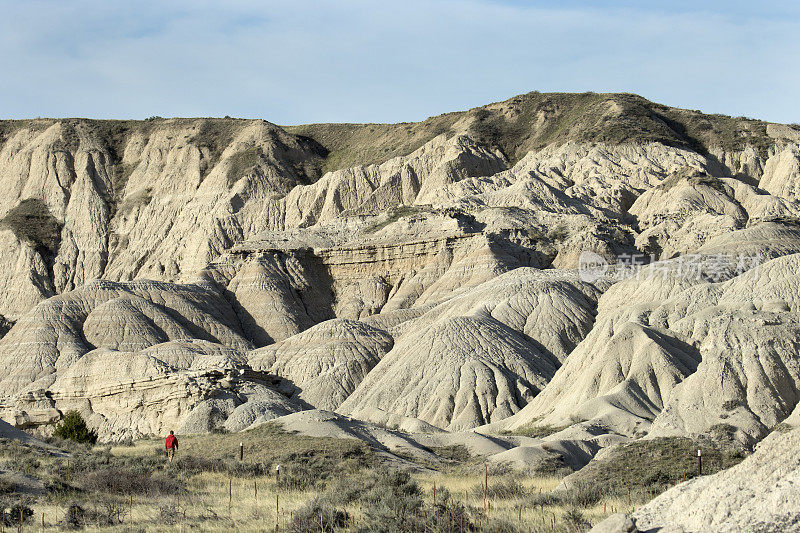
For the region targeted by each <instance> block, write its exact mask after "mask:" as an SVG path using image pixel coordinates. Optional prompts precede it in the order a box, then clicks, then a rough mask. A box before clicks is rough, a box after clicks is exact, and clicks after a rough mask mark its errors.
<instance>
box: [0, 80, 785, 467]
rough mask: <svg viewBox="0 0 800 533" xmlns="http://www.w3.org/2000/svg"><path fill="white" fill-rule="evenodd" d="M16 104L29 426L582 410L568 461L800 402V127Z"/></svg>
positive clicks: (452, 421)
mask: <svg viewBox="0 0 800 533" xmlns="http://www.w3.org/2000/svg"><path fill="white" fill-rule="evenodd" d="M0 126H2V127H0V184H2V185H3V186H4V187H5V191H6V194H4V195H3V198H2V199H0V262H3V261H4V263H3V266H4V268H2V269H0V334H2V333H5V330H6V329H8V328H7V326H10V325H12V324H13V327H11V328H10V329H9V330H8V332H7V333H5V335H3V336H2V338H0V415H2V417H3V418H4V419H5V420H8V421H10V422H13V423H14V424H16V425H18V426H24V427H28V428H34V429H36V428H38V430H39V431H42V432H45V433H46V432H47V431H48V427H50V424H52V422H54V421H56V420H58V419H59V418H60V417H61V416H62V414H63V412H64V411H65V410H68V409H78V410H79V411H81V412H82V413H83V414H84V415H85V418H86V419H87V420H88V422H89V424H90V425H91V426H92V427H93V428H94V429H97V430H98V431H99V433H100V435H101V438H102V439H104V440H119V439H124V438H127V437H137V436H141V435H146V434H150V433H160V432H163V431H164V430H165V429H166V428H176V429H178V430H180V431H184V432H194V431H211V430H219V429H227V430H231V431H235V430H240V429H244V428H246V427H249V426H251V425H253V424H257V423H260V422H262V421H265V420H269V419H272V418H275V417H278V416H284V415H289V414H291V413H294V412H295V411H298V410H303V409H310V408H317V409H321V410H326V411H337V412H338V413H340V414H339V415H336V416H341V415H342V414H348V415H351V416H355V417H359V418H362V419H365V420H367V421H370V422H373V423H376V424H383V425H390V426H397V427H404V428H413V429H414V430H419V431H427V432H434V433H439V432H442V431H444V430H446V431H455V430H466V429H471V428H474V427H476V426H480V425H483V424H491V426H490V427H493V428H495V429H500V428H508V429H516V428H520V427H522V426H526V425H529V424H549V425H557V426H567V425H573V426H574V427H575V428H578V429H575V431H578V432H579V433H580V431H582V430H580V428H584V427H591V428H593V429H592V432H593V434H592V435H588V436H587V435H584V436H583V437H581V438H571V437H568V436H565V437H564V438H563V439H560V441H559V442H561V444H559V446H561V447H562V448H563V450H564V452H563V454H562V455H563V456H564V457H566V456H569V457H572V458H573V459H574V460H573V459H570V460H573V463H574V465H579V464H581V463H583V462H585V461H586V460H588V459H589V458H590V457H591V455H592V454H593V453H595V452H596V451H597V449H599V448H600V447H602V446H603V445H602V444H598V442H601V441H603V439H605V438H606V437H609V435H603V434H602V431H606V432H610V433H611V432H613V433H616V434H617V436H615V437H614V438H634V437H639V436H642V435H646V434H650V435H660V434H690V435H691V434H697V433H704V434H709V433H710V434H713V435H715V436H717V437H719V438H720V439H724V440H726V441H728V442H730V443H731V444H734V445H738V446H742V447H748V448H749V447H751V446H753V445H754V444H755V443H756V442H757V441H759V440H760V439H761V438H763V437H764V435H766V434H767V433H768V432H769V431H770V430H771V429H772V428H774V427H775V426H776V425H778V424H780V423H781V422H783V421H784V420H786V419H787V417H789V416H790V414H791V413H792V412H796V410H797V405H798V403H800V392H798V391H800V370H799V369H798V368H799V367H798V359H797V356H796V353H797V345H798V343H800V295H798V294H797V290H796V287H795V285H796V283H794V277H793V272H795V271H796V269H797V266H798V265H797V264H796V263H797V261H798V259H797V258H798V257H800V226H798V217H800V202H798V196H797V188H798V179H800V178H799V177H798V168H800V148H798V147H800V132H798V131H797V129H796V128H793V127H791V126H784V125H779V124H766V123H763V122H760V121H753V120H748V119H732V118H728V117H720V116H707V115H702V114H700V113H697V112H692V111H686V110H679V109H672V108H668V107H666V106H660V105H657V104H653V103H650V102H647V101H646V100H644V99H642V98H639V97H636V96H633V95H597V94H591V93H587V94H583V95H557V94H556V95H541V94H538V93H532V94H529V95H524V96H520V97H515V98H512V99H510V100H508V101H506V102H501V103H497V104H491V105H489V106H484V107H482V108H477V109H473V110H470V111H466V112H463V113H453V114H448V115H442V116H440V117H433V118H431V119H429V120H427V121H425V122H422V123H416V124H404V125H374V124H373V125H346V126H339V125H309V126H297V127H290V128H282V127H279V126H276V125H274V124H270V123H268V122H265V121H260V120H233V119H219V120H216V119H191V120H189V119H166V120H165V119H154V120H148V121H144V122H114V121H88V120H33V121H12V122H3V123H0ZM587 258H588V259H590V260H591V261H588V262H587ZM625 261H627V262H628V263H629V264H622V263H625ZM590 263H591V264H593V265H594V266H593V267H592V268H594V269H595V270H592V271H591V272H587V269H586V267H587V264H590ZM641 263H648V264H647V266H646V267H644V268H643V267H642V266H641ZM326 416H327V415H326ZM298 418H302V417H298ZM576 424H577V425H576ZM581 424H583V425H581ZM597 428H601V429H597ZM598 432H599V433H598ZM620 435H622V436H623V437H620ZM612 440H613V439H612ZM578 442H580V443H579V444H576V443H578ZM603 442H605V441H603ZM539 445H540V443H530V442H528V443H527V444H526V445H525V446H526V447H527V448H526V449H525V450H517V451H516V452H514V451H513V450H511V452H510V453H509V457H511V459H513V460H515V461H522V462H525V458H526V457H528V458H533V457H535V456H536V457H538V456H540V455H541V453H540V452H541V451H542V450H541V449H539V448H537V446H539ZM552 446H555V444H553V445H552ZM552 446H551V448H552ZM569 450H572V451H569ZM495 451H497V450H495ZM497 453H505V452H500V451H497Z"/></svg>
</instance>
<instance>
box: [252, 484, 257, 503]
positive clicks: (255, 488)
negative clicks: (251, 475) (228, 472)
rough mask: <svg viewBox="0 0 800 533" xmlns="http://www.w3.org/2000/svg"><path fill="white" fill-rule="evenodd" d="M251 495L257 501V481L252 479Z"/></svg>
mask: <svg viewBox="0 0 800 533" xmlns="http://www.w3.org/2000/svg"><path fill="white" fill-rule="evenodd" d="M253 495H254V496H255V499H256V503H258V481H257V480H255V479H254V480H253Z"/></svg>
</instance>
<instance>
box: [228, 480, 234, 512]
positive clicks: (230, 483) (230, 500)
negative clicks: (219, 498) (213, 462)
mask: <svg viewBox="0 0 800 533" xmlns="http://www.w3.org/2000/svg"><path fill="white" fill-rule="evenodd" d="M232 504H233V477H232V475H231V474H228V514H231V506H232Z"/></svg>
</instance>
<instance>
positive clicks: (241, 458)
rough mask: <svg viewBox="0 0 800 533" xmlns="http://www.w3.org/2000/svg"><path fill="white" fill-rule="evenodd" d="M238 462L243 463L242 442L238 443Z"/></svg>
mask: <svg viewBox="0 0 800 533" xmlns="http://www.w3.org/2000/svg"><path fill="white" fill-rule="evenodd" d="M239 460H240V461H244V442H240V443H239Z"/></svg>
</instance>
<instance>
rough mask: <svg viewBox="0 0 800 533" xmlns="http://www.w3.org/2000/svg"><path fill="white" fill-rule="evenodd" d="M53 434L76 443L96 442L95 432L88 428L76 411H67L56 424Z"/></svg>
mask: <svg viewBox="0 0 800 533" xmlns="http://www.w3.org/2000/svg"><path fill="white" fill-rule="evenodd" d="M53 435H55V436H56V437H58V438H60V439H64V440H72V441H75V442H78V443H88V444H94V443H95V442H97V433H95V432H94V431H92V430H90V429H89V427H88V426H87V425H86V421H84V420H83V417H82V416H81V415H80V413H78V411H70V412H68V413H67V415H66V416H65V417H64V420H62V421H61V423H60V424H58V425H57V426H56V430H55V431H54V432H53Z"/></svg>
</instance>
